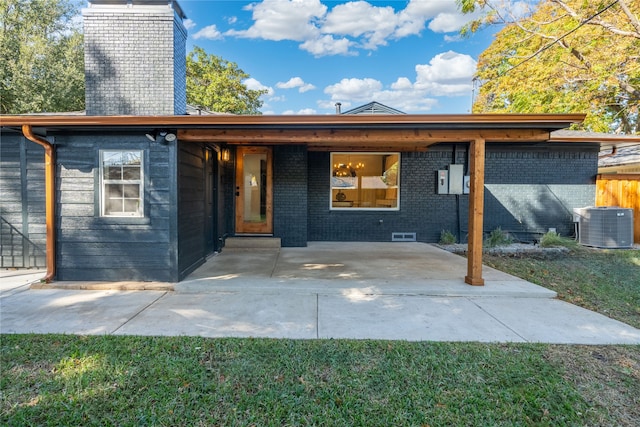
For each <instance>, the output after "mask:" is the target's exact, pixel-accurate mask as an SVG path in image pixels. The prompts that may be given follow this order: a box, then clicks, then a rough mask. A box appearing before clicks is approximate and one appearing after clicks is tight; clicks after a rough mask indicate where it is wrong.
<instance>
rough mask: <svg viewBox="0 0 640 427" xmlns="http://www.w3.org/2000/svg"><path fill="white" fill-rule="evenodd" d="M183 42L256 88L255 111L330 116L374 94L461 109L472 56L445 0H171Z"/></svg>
mask: <svg viewBox="0 0 640 427" xmlns="http://www.w3.org/2000/svg"><path fill="white" fill-rule="evenodd" d="M178 3H179V4H180V6H181V7H182V9H183V10H184V12H185V14H186V15H187V18H188V19H187V20H186V21H185V26H186V27H187V29H188V31H189V36H188V40H187V51H188V52H190V51H191V50H192V49H193V46H199V47H201V48H203V49H204V50H205V51H206V52H207V53H209V54H214V55H217V56H221V57H222V58H224V59H226V60H228V61H232V62H235V63H237V64H238V66H239V67H240V68H241V69H242V70H244V71H245V72H246V73H248V74H249V75H250V76H251V78H250V79H248V80H247V81H246V82H245V83H246V84H247V86H249V87H250V88H252V89H266V90H268V91H269V92H268V94H266V95H264V96H263V98H262V99H263V101H264V105H263V107H262V108H261V111H262V113H263V114H334V113H335V104H336V102H340V103H341V104H342V111H346V110H348V109H350V108H354V107H357V106H360V105H362V104H366V103H368V102H370V101H378V102H381V103H383V104H385V105H388V106H390V107H393V108H396V109H398V110H401V111H404V112H406V113H418V114H425V113H428V114H432V113H433V114H439V113H468V112H469V111H470V108H471V96H472V78H473V73H474V71H475V66H476V61H477V59H478V55H479V54H480V53H481V52H482V51H483V50H484V49H486V48H487V47H488V46H489V44H490V43H491V41H492V37H493V33H494V32H495V31H497V30H496V29H490V30H485V31H483V32H481V33H478V34H475V35H473V36H471V37H470V38H466V39H461V38H460V37H459V35H458V31H459V29H460V28H461V26H462V25H463V24H464V23H465V22H467V21H468V20H469V19H470V17H469V16H463V15H461V14H460V13H459V12H458V10H457V8H456V4H455V0H403V1H375V0H368V1H320V0H260V1H253V2H248V1H240V0H179V1H178Z"/></svg>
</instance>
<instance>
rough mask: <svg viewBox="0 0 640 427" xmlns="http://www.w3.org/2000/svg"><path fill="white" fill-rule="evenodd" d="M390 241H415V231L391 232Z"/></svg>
mask: <svg viewBox="0 0 640 427" xmlns="http://www.w3.org/2000/svg"><path fill="white" fill-rule="evenodd" d="M391 241H392V242H415V241H416V233H398V232H394V233H391Z"/></svg>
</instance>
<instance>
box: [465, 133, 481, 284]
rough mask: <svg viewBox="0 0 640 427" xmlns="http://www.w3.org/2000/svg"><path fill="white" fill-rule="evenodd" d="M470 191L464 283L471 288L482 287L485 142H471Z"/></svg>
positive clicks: (475, 140)
mask: <svg viewBox="0 0 640 427" xmlns="http://www.w3.org/2000/svg"><path fill="white" fill-rule="evenodd" d="M469 150H470V152H471V160H470V162H469V163H470V164H469V169H470V191H469V241H468V243H467V275H466V276H465V278H464V281H465V282H466V283H468V284H470V285H473V286H483V285H484V279H483V278H482V237H483V236H482V228H483V223H484V157H485V140H484V139H482V138H476V139H474V140H472V141H471V145H470V147H469Z"/></svg>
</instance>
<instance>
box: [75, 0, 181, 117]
mask: <svg viewBox="0 0 640 427" xmlns="http://www.w3.org/2000/svg"><path fill="white" fill-rule="evenodd" d="M82 15H83V18H84V50H85V60H84V61H85V83H86V93H85V99H86V111H87V115H90V116H108V115H181V114H186V109H187V105H186V104H187V93H186V40H187V30H186V28H185V27H184V24H183V22H182V21H183V19H185V18H186V16H185V15H184V13H183V11H182V9H181V8H180V6H179V5H178V3H177V2H176V1H173V0H92V1H90V2H89V5H88V7H87V8H85V9H83V11H82Z"/></svg>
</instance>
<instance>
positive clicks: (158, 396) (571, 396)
mask: <svg viewBox="0 0 640 427" xmlns="http://www.w3.org/2000/svg"><path fill="white" fill-rule="evenodd" d="M554 256H555V257H557V258H553V259H538V258H520V257H497V256H489V255H485V260H486V261H488V262H489V263H491V264H493V265H494V266H496V267H498V268H500V269H504V270H508V271H510V272H512V273H515V274H517V275H520V276H523V277H525V278H527V279H528V280H531V281H534V282H536V283H540V284H542V285H545V286H548V287H550V288H551V289H555V290H556V291H558V292H559V293H560V295H561V296H562V298H564V299H568V300H572V301H573V302H577V303H579V304H581V305H584V306H587V307H590V308H595V309H596V310H597V311H601V312H604V313H605V314H608V315H610V316H611V317H614V318H618V319H619V320H623V321H625V322H627V323H630V324H633V325H635V326H638V325H639V324H640V321H639V315H640V309H639V307H640V303H639V302H640V299H639V298H640V296H639V294H640V289H639V288H640V283H638V280H640V279H639V277H640V275H638V271H639V270H640V252H639V251H596V250H588V249H584V250H578V251H574V252H571V253H569V254H568V255H564V254H561V255H554ZM0 338H1V342H0V391H1V394H0V425H8V426H31V425H52V426H67V425H83V426H93V425H159V426H186V425H189V426H197V425H202V426H204V425H225V426H252V425H256V426H287V425H331V426H365V425H366V426H389V425H394V426H395V425H398V426H400V425H402V426H404V425H411V426H427V425H428V426H445V425H446V426H448V425H509V426H517V425H523V426H524V425H530V426H551V425H553V426H555V425H587V426H596V425H616V426H637V425H640V346H562V345H543V344H482V343H435V342H404V341H376V340H361V341H355V340H310V341H303V340H275V339H231V338H228V339H209V338H194V337H170V338H166V337H165V338H159V337H124V336H91V337H82V336H67V335H2V336H1V337H0Z"/></svg>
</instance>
